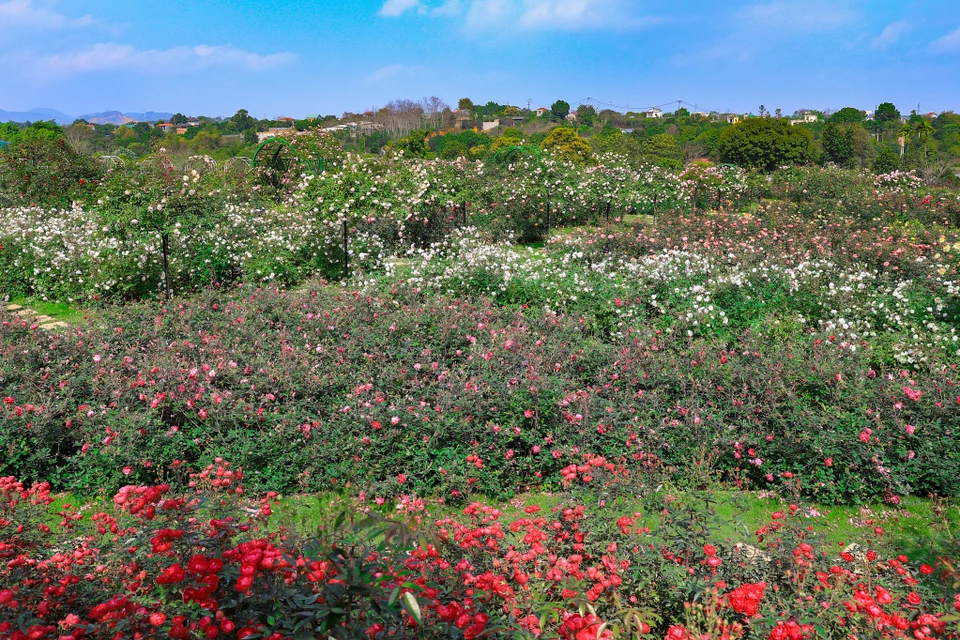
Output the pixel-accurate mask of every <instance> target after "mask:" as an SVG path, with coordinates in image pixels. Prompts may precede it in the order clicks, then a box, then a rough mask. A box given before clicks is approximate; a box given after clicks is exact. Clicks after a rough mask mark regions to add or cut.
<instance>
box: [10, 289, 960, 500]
mask: <svg viewBox="0 0 960 640" xmlns="http://www.w3.org/2000/svg"><path fill="white" fill-rule="evenodd" d="M686 326H691V327H692V325H689V324H687V325H684V324H679V325H677V326H676V327H675V330H674V329H668V330H661V329H656V328H654V327H649V328H645V329H644V328H642V327H638V328H629V330H625V331H624V333H623V334H622V335H621V336H620V337H617V336H614V335H610V334H607V333H597V331H596V330H595V329H594V328H591V324H590V323H588V322H585V318H584V317H583V316H576V315H573V316H562V315H554V314H552V313H547V314H544V313H543V312H542V311H534V310H531V309H527V310H523V309H521V310H510V309H506V308H502V307H497V306H494V305H491V304H489V303H478V302H475V301H473V302H472V301H470V300H467V299H445V298H440V297H434V296H425V295H423V293H422V292H420V291H419V290H418V289H417V288H416V287H410V286H407V285H402V284H400V285H397V286H396V287H395V288H394V289H392V290H389V291H386V292H385V293H384V294H382V295H372V294H360V293H359V292H350V291H347V290H344V289H342V288H340V287H334V286H323V285H318V286H317V287H316V288H315V289H314V290H312V291H309V290H307V291H301V292H290V293H284V292H278V291H275V290H263V289H254V288H242V289H238V290H231V291H218V290H212V291H208V292H206V293H204V294H203V295H201V296H199V297H197V298H196V299H194V300H189V301H188V300H176V301H174V302H172V303H168V304H164V303H150V304H140V305H130V306H126V307H122V308H108V309H105V310H104V311H103V312H102V315H101V316H100V317H99V319H98V322H97V323H96V324H89V325H87V326H85V327H81V328H75V329H70V330H69V331H66V332H65V333H63V334H59V335H58V334H52V335H51V334H47V333H44V332H42V331H40V330H38V329H37V328H36V326H35V325H30V324H29V323H28V322H26V321H23V320H21V319H19V318H12V317H10V316H8V317H7V318H5V319H4V321H3V322H2V324H0V358H2V362H3V370H2V373H0V397H3V398H4V400H3V405H2V409H0V415H2V419H0V447H2V449H3V451H4V452H5V455H4V456H3V457H2V458H0V473H4V474H11V475H17V476H18V477H21V478H24V479H26V480H38V481H40V480H49V481H51V482H53V483H54V486H56V487H59V488H67V489H73V490H79V491H82V492H90V491H97V490H99V489H101V488H116V487H117V486H119V485H120V484H121V483H123V482H126V479H125V478H123V477H122V476H120V475H119V473H118V471H117V470H118V469H122V468H126V467H129V469H130V470H131V472H132V474H133V476H132V477H133V478H135V479H138V480H139V481H142V482H148V481H151V480H153V479H154V477H155V472H154V471H153V470H154V469H156V468H165V467H168V466H169V465H170V464H172V463H174V462H175V461H185V462H187V463H189V464H198V463H200V462H203V463H206V462H207V461H209V460H211V459H212V458H213V457H216V456H228V457H229V458H231V459H233V460H234V461H236V462H237V463H238V464H241V465H242V466H243V467H244V468H245V469H247V477H246V479H247V482H248V484H250V485H251V486H253V487H255V488H257V489H263V490H267V489H272V490H282V491H289V490H294V489H297V488H302V489H309V490H314V489H320V488H328V487H330V486H331V485H333V484H336V485H342V484H343V483H346V482H352V483H361V484H369V485H370V487H371V491H373V492H374V493H375V494H378V495H379V494H382V495H392V494H393V493H395V491H396V489H397V484H398V483H397V480H396V478H397V477H398V475H399V474H405V476H406V482H407V485H406V486H414V487H418V488H419V489H420V490H423V491H430V492H436V493H439V494H441V495H448V496H449V495H451V494H452V495H458V494H465V493H466V492H467V491H468V490H472V491H480V492H482V493H486V494H488V495H497V496H503V495H509V494H511V493H513V492H515V491H520V490H523V489H524V488H526V487H531V486H541V485H544V486H547V487H551V486H556V485H557V484H558V483H559V482H560V481H561V480H562V479H563V475H562V471H563V469H564V468H567V467H568V466H569V465H570V464H572V463H579V461H580V457H581V455H582V454H592V455H602V456H606V457H607V458H609V459H621V458H624V459H627V460H630V461H631V464H632V465H634V466H640V467H642V466H643V465H645V464H648V463H650V462H651V461H653V462H655V463H656V464H657V465H658V466H662V467H663V468H665V469H666V470H667V472H668V473H669V475H670V476H671V477H672V478H673V480H674V481H675V482H678V483H681V484H684V483H685V484H687V485H697V484H702V483H703V482H706V481H710V478H712V477H713V475H714V474H719V475H720V476H721V477H723V478H724V479H725V480H727V481H730V482H733V483H736V484H737V486H747V487H753V488H765V487H775V486H779V485H780V483H782V482H784V481H785V480H788V481H791V482H792V480H791V479H792V478H799V479H800V480H801V484H802V486H803V490H804V492H806V493H807V494H808V495H812V496H815V497H816V498H817V499H818V500H821V501H823V502H838V501H847V502H849V501H861V500H868V499H874V498H885V499H888V500H891V501H894V502H895V501H897V500H898V497H899V496H902V495H908V494H914V495H927V494H930V493H933V494H938V495H945V496H950V495H957V494H958V493H960V484H958V482H960V445H958V442H960V441H958V439H957V438H956V428H957V425H958V424H960V390H958V388H957V383H956V369H955V365H952V366H943V365H937V366H934V367H931V368H929V369H924V370H917V371H907V370H902V369H900V368H899V367H886V366H881V364H877V362H876V361H875V359H874V354H873V353H872V352H871V346H870V344H869V343H868V342H866V341H861V342H859V343H857V344H856V345H851V343H849V342H846V341H845V340H841V339H836V338H835V337H834V336H832V335H831V333H830V330H829V329H827V330H820V331H812V330H811V331H804V332H795V333H777V332H776V331H775V329H776V324H775V323H774V321H772V320H771V321H770V322H769V323H768V324H766V325H761V326H760V327H759V328H758V329H757V330H745V331H743V333H742V334H740V335H738V336H737V337H736V338H735V339H729V337H728V334H723V335H722V336H721V337H720V338H717V337H714V338H711V337H710V336H709V335H699V336H694V337H692V338H691V337H687V335H686V333H687V332H686V331H685V330H684V329H685V327H686ZM768 329H769V331H768ZM691 333H692V332H691ZM851 346H855V347H856V348H855V349H854V348H851Z"/></svg>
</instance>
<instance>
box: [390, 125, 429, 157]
mask: <svg viewBox="0 0 960 640" xmlns="http://www.w3.org/2000/svg"><path fill="white" fill-rule="evenodd" d="M393 149H394V151H397V152H398V153H402V154H403V156H404V157H405V158H426V157H427V152H428V151H429V147H427V132H426V131H424V130H423V129H414V130H413V131H411V132H410V134H409V135H407V137H406V138H402V139H400V140H398V141H397V142H395V143H394V144H393Z"/></svg>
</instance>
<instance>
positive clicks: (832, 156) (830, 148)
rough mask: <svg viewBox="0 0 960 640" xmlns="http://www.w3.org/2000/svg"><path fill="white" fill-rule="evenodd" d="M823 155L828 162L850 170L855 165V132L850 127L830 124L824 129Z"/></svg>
mask: <svg viewBox="0 0 960 640" xmlns="http://www.w3.org/2000/svg"><path fill="white" fill-rule="evenodd" d="M821 144H823V153H824V156H826V159H827V161H829V162H833V163H836V164H838V165H840V166H841V167H847V168H850V167H852V166H853V164H854V147H853V145H854V141H853V131H852V130H851V129H850V126H849V125H843V124H838V123H836V122H828V123H827V124H826V126H825V127H824V128H823V138H822V139H821Z"/></svg>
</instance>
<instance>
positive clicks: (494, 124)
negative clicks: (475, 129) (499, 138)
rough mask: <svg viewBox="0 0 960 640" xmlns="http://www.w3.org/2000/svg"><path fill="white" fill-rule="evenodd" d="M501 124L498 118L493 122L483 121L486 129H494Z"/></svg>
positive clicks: (483, 127)
mask: <svg viewBox="0 0 960 640" xmlns="http://www.w3.org/2000/svg"><path fill="white" fill-rule="evenodd" d="M499 126H500V120H499V119H497V120H494V121H493V122H484V123H483V126H482V127H481V128H482V129H483V130H484V131H493V130H494V129H496V128H497V127H499Z"/></svg>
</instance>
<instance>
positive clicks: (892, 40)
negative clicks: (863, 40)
mask: <svg viewBox="0 0 960 640" xmlns="http://www.w3.org/2000/svg"><path fill="white" fill-rule="evenodd" d="M909 30H910V24H909V23H908V22H907V21H906V20H898V21H897V22H892V23H890V24H888V25H887V26H886V27H884V28H883V31H881V32H880V35H878V36H877V37H876V38H874V39H873V40H871V41H870V46H871V48H873V49H886V48H887V47H889V46H890V45H892V44H896V43H897V41H898V40H900V38H901V37H902V36H903V34H905V33H906V32H907V31H909Z"/></svg>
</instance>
